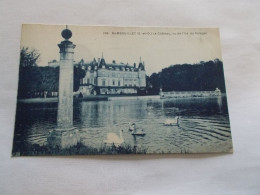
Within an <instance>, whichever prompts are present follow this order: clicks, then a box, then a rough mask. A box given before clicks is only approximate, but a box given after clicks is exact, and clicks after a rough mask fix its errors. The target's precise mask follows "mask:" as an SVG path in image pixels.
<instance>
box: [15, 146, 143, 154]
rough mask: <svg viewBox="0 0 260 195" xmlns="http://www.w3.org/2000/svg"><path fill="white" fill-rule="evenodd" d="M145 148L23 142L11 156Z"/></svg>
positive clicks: (137, 151) (132, 151)
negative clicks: (63, 147) (64, 145)
mask: <svg viewBox="0 0 260 195" xmlns="http://www.w3.org/2000/svg"><path fill="white" fill-rule="evenodd" d="M146 151H147V149H142V148H138V147H136V146H131V145H129V144H123V145H121V146H118V147H116V146H115V145H111V146H108V145H101V146H100V147H99V148H93V147H91V146H85V145H83V144H82V143H78V144H77V145H76V146H72V147H70V148H67V149H60V148H50V147H48V145H44V146H40V145H38V144H29V143H27V144H23V145H20V146H19V147H17V148H13V152H12V154H13V156H41V155H97V154H146Z"/></svg>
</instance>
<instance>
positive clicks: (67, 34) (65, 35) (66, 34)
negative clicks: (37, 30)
mask: <svg viewBox="0 0 260 195" xmlns="http://www.w3.org/2000/svg"><path fill="white" fill-rule="evenodd" d="M61 36H62V37H63V38H64V39H70V38H71V37H72V32H71V30H70V29H68V28H66V29H64V30H63V31H62V32H61Z"/></svg>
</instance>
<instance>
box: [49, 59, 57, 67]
mask: <svg viewBox="0 0 260 195" xmlns="http://www.w3.org/2000/svg"><path fill="white" fill-rule="evenodd" d="M59 65H60V62H59V61H57V60H52V61H49V62H48V66H50V67H57V66H59Z"/></svg>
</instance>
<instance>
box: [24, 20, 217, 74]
mask: <svg viewBox="0 0 260 195" xmlns="http://www.w3.org/2000/svg"><path fill="white" fill-rule="evenodd" d="M64 28H65V25H40V24H26V25H23V27H22V39H21V47H23V46H24V47H33V48H35V49H37V50H38V52H39V53H40V54H41V57H40V61H39V62H38V64H39V65H40V66H46V65H48V62H49V61H51V60H53V59H56V60H58V61H59V48H58V45H57V44H59V43H60V42H61V41H63V40H64V39H63V38H62V36H61V31H62V30H63V29H64ZM68 28H69V29H70V30H71V31H72V38H71V39H70V41H72V42H73V43H74V44H75V45H76V48H75V50H74V52H75V53H74V60H75V61H79V60H80V59H82V58H83V59H84V60H85V61H91V60H93V58H94V57H95V58H96V59H97V58H100V57H101V56H102V52H103V54H104V59H105V60H106V62H107V63H111V62H112V60H116V62H117V63H120V62H123V63H129V64H130V65H131V64H133V63H134V62H136V63H137V64H138V63H139V61H140V56H141V57H142V61H144V62H145V68H146V74H147V75H150V74H152V73H153V72H159V71H161V69H162V68H165V67H168V66H170V65H172V64H184V63H191V64H193V63H198V62H200V61H208V60H214V59H216V58H218V59H220V60H222V57H221V46H220V38H219V30H218V29H217V28H162V27H160V28H159V27H145V28H144V27H142V28H140V27H108V26H106V27H104V26H102V27H93V26H92V27H86V26H72V25H69V26H68ZM117 32H119V33H121V34H113V33H117ZM126 33H128V34H126Z"/></svg>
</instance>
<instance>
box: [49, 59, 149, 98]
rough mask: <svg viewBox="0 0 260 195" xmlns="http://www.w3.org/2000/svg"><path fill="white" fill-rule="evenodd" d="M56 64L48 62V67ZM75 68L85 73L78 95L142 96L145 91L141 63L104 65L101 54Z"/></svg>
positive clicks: (144, 77) (143, 69) (143, 66)
mask: <svg viewBox="0 0 260 195" xmlns="http://www.w3.org/2000/svg"><path fill="white" fill-rule="evenodd" d="M57 64H58V63H57V62H56V61H55V62H52V61H51V62H49V63H48V65H49V66H56V65H57ZM74 65H75V66H79V67H81V68H82V69H83V70H85V71H86V76H85V77H84V78H83V79H81V81H80V87H79V91H78V93H79V94H80V93H81V94H82V95H83V96H86V95H99V94H100V95H105V94H107V95H109V94H111V95H112V94H113V95H130V94H133V95H134V94H144V93H145V89H146V74H145V65H144V62H142V61H141V58H140V62H139V64H138V66H137V65H136V63H134V64H133V65H129V64H128V63H127V64H124V63H119V64H118V63H116V62H115V61H114V60H113V62H112V63H106V61H105V59H104V57H103V54H102V58H101V59H100V58H98V60H96V59H95V58H94V59H93V60H92V61H91V62H88V63H86V62H84V60H83V59H81V60H80V62H79V63H75V62H74Z"/></svg>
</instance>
